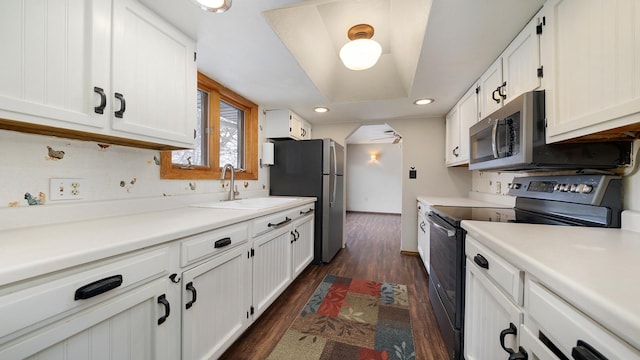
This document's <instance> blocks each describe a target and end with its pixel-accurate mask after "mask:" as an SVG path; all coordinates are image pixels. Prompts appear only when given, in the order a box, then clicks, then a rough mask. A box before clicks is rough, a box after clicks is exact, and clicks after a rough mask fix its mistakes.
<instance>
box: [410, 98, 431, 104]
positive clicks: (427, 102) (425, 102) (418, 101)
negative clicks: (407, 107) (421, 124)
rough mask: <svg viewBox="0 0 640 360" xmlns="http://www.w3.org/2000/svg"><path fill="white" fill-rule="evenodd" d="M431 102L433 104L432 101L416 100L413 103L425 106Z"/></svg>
mask: <svg viewBox="0 0 640 360" xmlns="http://www.w3.org/2000/svg"><path fill="white" fill-rule="evenodd" d="M432 102H433V99H418V100H416V101H414V102H413V103H414V104H416V105H427V104H431V103H432Z"/></svg>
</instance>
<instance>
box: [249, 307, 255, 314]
mask: <svg viewBox="0 0 640 360" xmlns="http://www.w3.org/2000/svg"><path fill="white" fill-rule="evenodd" d="M249 312H250V313H251V315H253V313H254V312H255V309H254V308H253V305H252V306H251V308H250V311H249Z"/></svg>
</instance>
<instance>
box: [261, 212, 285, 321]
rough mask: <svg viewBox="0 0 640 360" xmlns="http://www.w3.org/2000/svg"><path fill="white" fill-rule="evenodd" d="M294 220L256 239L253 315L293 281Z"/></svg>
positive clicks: (265, 306)
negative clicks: (292, 224)
mask: <svg viewBox="0 0 640 360" xmlns="http://www.w3.org/2000/svg"><path fill="white" fill-rule="evenodd" d="M292 239H293V235H291V224H288V225H286V226H283V227H281V228H279V229H276V230H274V231H271V232H269V233H267V234H265V235H262V236H260V237H258V238H256V239H254V240H253V249H252V255H253V307H254V316H255V317H258V316H260V314H262V313H263V312H264V311H265V310H266V309H267V307H269V305H271V303H273V301H274V300H275V299H276V298H277V297H278V296H280V293H282V291H284V289H286V287H287V286H289V284H290V283H291V281H292V271H291V245H292V242H291V240H292Z"/></svg>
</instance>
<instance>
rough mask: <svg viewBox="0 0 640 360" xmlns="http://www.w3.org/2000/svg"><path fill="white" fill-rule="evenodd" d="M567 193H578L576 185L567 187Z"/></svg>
mask: <svg viewBox="0 0 640 360" xmlns="http://www.w3.org/2000/svg"><path fill="white" fill-rule="evenodd" d="M569 191H570V192H578V184H571V187H569Z"/></svg>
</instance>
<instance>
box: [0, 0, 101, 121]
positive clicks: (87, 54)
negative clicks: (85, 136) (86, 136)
mask: <svg viewBox="0 0 640 360" xmlns="http://www.w3.org/2000/svg"><path fill="white" fill-rule="evenodd" d="M110 21H111V19H110V1H100V0H92V1H85V0H69V1H66V2H64V3H61V4H59V5H55V6H54V5H49V2H47V1H44V0H40V1H26V2H25V1H22V0H3V1H0V48H2V66H0V117H1V118H7V119H11V120H18V121H26V122H32V123H35V124H40V125H46V126H56V127H63V128H69V129H73V130H92V131H95V129H96V128H98V129H99V128H102V127H104V125H105V123H106V119H105V116H103V115H100V114H97V113H96V111H95V109H94V107H98V106H100V103H101V96H100V95H99V94H97V93H94V86H95V87H98V88H100V89H102V90H97V91H98V92H102V93H104V94H105V97H106V96H107V95H106V94H108V92H109V82H110V78H109V31H110V26H109V25H108V24H109V23H110ZM105 23H106V25H105ZM105 101H106V98H105ZM103 112H104V110H103Z"/></svg>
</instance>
